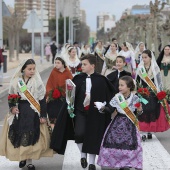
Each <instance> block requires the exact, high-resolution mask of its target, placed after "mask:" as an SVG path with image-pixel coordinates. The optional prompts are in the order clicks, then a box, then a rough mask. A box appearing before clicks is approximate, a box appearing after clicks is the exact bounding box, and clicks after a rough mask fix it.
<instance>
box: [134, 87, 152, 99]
mask: <svg viewBox="0 0 170 170" xmlns="http://www.w3.org/2000/svg"><path fill="white" fill-rule="evenodd" d="M137 92H138V94H140V95H141V96H143V97H149V95H150V92H149V90H148V89H147V88H139V89H138V91H137Z"/></svg>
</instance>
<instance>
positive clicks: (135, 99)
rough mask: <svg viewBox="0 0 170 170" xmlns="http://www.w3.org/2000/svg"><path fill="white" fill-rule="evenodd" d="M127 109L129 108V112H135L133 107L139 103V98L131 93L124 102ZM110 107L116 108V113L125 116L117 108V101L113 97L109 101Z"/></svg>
mask: <svg viewBox="0 0 170 170" xmlns="http://www.w3.org/2000/svg"><path fill="white" fill-rule="evenodd" d="M126 101H127V104H128V107H129V108H130V110H131V111H132V112H134V111H135V110H136V107H135V106H134V105H135V104H136V103H138V102H139V97H138V96H137V95H135V94H133V93H131V95H130V97H129V98H128V99H127V100H126ZM110 105H111V106H112V107H116V109H117V112H119V113H122V114H125V112H124V111H123V110H122V108H121V107H120V106H119V104H118V101H117V99H116V97H113V98H112V100H111V101H110Z"/></svg>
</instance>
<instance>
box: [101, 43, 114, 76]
mask: <svg viewBox="0 0 170 170" xmlns="http://www.w3.org/2000/svg"><path fill="white" fill-rule="evenodd" d="M116 57H117V45H116V44H115V43H111V45H110V49H109V50H108V52H107V53H106V55H105V61H104V64H103V69H102V73H101V74H102V75H104V76H107V75H108V74H110V73H111V72H113V71H115V70H116Z"/></svg>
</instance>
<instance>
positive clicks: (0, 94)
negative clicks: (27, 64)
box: [0, 66, 54, 98]
mask: <svg viewBox="0 0 170 170" xmlns="http://www.w3.org/2000/svg"><path fill="white" fill-rule="evenodd" d="M53 67H54V66H50V67H48V68H45V69H44V70H42V71H40V74H43V73H44V72H46V71H47V70H48V69H50V68H53ZM8 90H9V88H6V89H4V90H3V91H2V92H1V93H0V98H3V97H4V96H5V95H7V94H8Z"/></svg>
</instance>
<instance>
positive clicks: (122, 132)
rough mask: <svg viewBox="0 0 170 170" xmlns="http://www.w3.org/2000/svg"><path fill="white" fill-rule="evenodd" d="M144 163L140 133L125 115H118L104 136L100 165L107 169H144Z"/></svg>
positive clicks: (99, 158)
mask: <svg viewBox="0 0 170 170" xmlns="http://www.w3.org/2000/svg"><path fill="white" fill-rule="evenodd" d="M142 162H143V156H142V147H141V139H140V134H139V131H138V130H137V129H136V127H135V125H134V124H133V123H132V122H131V121H130V120H129V119H128V118H127V117H126V116H125V115H122V114H118V115H116V117H115V118H114V119H113V120H112V122H111V123H110V125H109V126H108V128H107V130H106V132H105V134H104V137H103V141H102V144H101V148H100V153H99V157H98V161H97V163H98V165H100V166H101V167H106V168H123V167H132V168H138V169H142Z"/></svg>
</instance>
